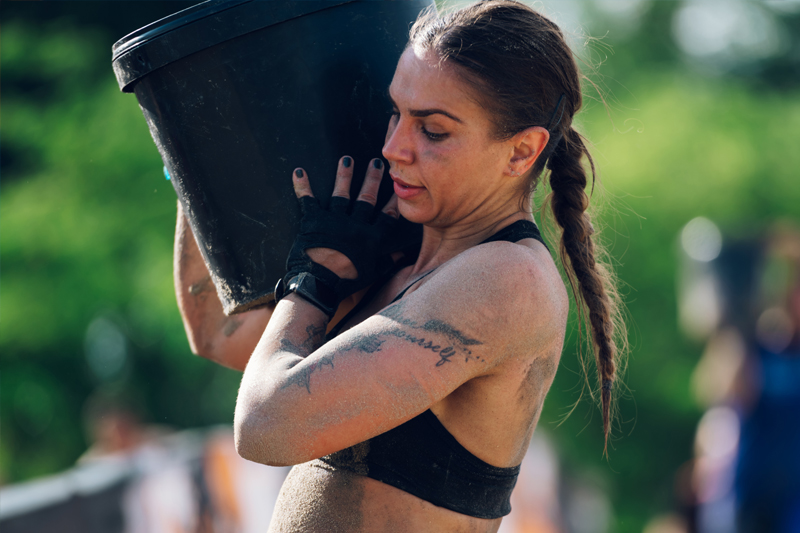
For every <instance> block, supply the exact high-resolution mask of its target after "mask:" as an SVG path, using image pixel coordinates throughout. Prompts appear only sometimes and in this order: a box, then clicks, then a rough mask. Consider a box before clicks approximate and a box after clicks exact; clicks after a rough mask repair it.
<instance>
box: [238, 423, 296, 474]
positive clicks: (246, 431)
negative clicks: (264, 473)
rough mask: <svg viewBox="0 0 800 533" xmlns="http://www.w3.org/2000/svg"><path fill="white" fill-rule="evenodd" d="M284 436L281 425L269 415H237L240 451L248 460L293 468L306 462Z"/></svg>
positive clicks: (240, 454)
mask: <svg viewBox="0 0 800 533" xmlns="http://www.w3.org/2000/svg"><path fill="white" fill-rule="evenodd" d="M284 433H285V432H282V431H281V428H280V424H275V423H272V420H271V419H270V417H268V416H264V415H260V414H255V413H239V412H237V413H236V416H235V418H234V423H233V434H234V439H235V443H236V452H237V453H238V454H239V456H241V457H242V458H243V459H247V460H248V461H253V462H255V463H261V464H265V465H268V466H291V465H295V464H298V463H302V462H304V460H302V459H301V458H299V457H298V455H297V453H296V452H297V448H296V447H294V446H292V445H291V443H290V441H289V438H288V437H287V436H286V435H285V434H284Z"/></svg>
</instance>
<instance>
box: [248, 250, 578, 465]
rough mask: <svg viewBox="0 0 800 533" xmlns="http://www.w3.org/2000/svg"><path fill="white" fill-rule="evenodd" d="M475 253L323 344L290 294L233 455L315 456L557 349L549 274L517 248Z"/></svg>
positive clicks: (319, 319) (313, 317)
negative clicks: (518, 358)
mask: <svg viewBox="0 0 800 533" xmlns="http://www.w3.org/2000/svg"><path fill="white" fill-rule="evenodd" d="M481 248H484V249H481V250H478V249H475V250H470V251H468V252H466V253H464V254H463V255H462V256H461V257H459V258H458V259H457V260H454V261H452V262H451V263H450V264H449V265H447V266H443V267H440V269H439V271H438V272H437V274H436V275H435V276H432V277H431V278H429V280H428V281H427V282H426V283H425V284H424V285H422V286H421V287H420V288H419V289H417V290H416V291H415V292H413V293H412V294H409V295H407V296H406V297H405V298H403V300H401V301H400V302H397V303H396V304H393V305H391V306H389V307H387V308H386V309H384V310H383V311H382V312H380V313H379V314H377V315H375V316H373V317H371V318H369V319H367V320H366V321H364V322H362V323H361V324H359V325H357V326H355V327H353V328H351V329H349V330H347V331H346V332H344V333H342V334H341V335H339V336H338V337H336V338H335V339H333V340H331V341H329V342H327V343H324V344H323V338H324V335H323V333H324V331H325V326H326V322H327V317H326V316H325V315H324V314H323V313H322V312H321V311H319V310H318V309H317V308H316V307H314V306H313V305H311V304H309V303H307V302H306V301H305V300H303V299H301V298H300V297H298V296H297V295H295V294H290V295H289V296H288V297H287V298H285V299H283V300H281V302H280V303H279V304H278V306H277V308H276V310H275V313H274V315H273V318H272V320H271V321H270V324H269V325H268V327H267V330H266V332H265V333H264V337H263V338H262V339H261V341H260V342H259V345H258V347H257V348H256V350H255V353H254V354H253V357H252V358H251V359H250V362H249V363H248V365H247V369H246V370H245V373H244V376H243V378H242V383H241V386H240V388H239V397H238V399H237V404H236V415H235V420H234V429H235V435H236V444H237V450H238V451H239V454H240V455H242V457H244V458H246V459H249V460H252V461H256V462H260V463H265V464H272V465H285V464H298V463H301V462H305V461H308V460H310V459H314V458H317V457H321V456H324V455H326V454H329V453H332V452H335V451H338V450H341V449H344V448H346V447H348V446H352V445H354V444H357V443H359V442H363V441H364V440H366V439H368V438H371V437H373V436H375V435H378V434H380V433H383V432H385V431H387V430H388V429H391V428H393V427H396V426H397V425H399V424H401V423H403V422H405V421H406V420H408V419H410V418H412V417H414V416H416V415H418V414H419V413H421V412H423V411H425V410H426V409H428V408H430V407H431V406H433V405H434V404H437V403H438V402H439V401H441V400H443V399H444V398H445V397H446V396H448V395H449V394H450V393H452V392H453V391H454V390H455V389H457V388H458V387H460V386H461V385H462V384H464V383H466V382H467V381H469V380H471V379H473V378H476V377H478V376H488V375H490V374H491V373H492V372H494V369H495V368H496V366H497V365H498V364H499V363H500V362H502V361H503V360H505V358H506V357H508V356H509V355H510V354H522V355H524V356H525V357H528V356H529V355H532V354H534V352H536V350H538V349H543V348H535V347H536V346H539V347H547V346H550V345H553V346H555V345H556V344H557V345H558V346H557V347H556V348H557V349H558V351H559V352H560V345H561V344H560V339H561V338H562V337H560V335H563V325H562V324H560V322H562V321H564V320H563V319H564V317H562V316H560V315H562V314H564V313H556V314H555V315H557V316H555V315H554V313H553V309H554V308H556V307H557V306H556V305H554V303H553V302H560V303H561V304H563V303H564V302H563V301H562V300H564V298H563V296H564V295H562V294H560V293H558V294H556V293H557V292H558V291H557V290H556V289H554V288H553V287H554V284H553V277H554V276H553V275H552V273H551V274H550V275H547V274H543V273H542V271H543V269H541V268H539V267H538V266H537V262H536V261H535V260H532V259H531V255H532V254H531V253H530V252H529V251H526V250H524V249H523V248H522V247H520V246H516V245H511V244H509V243H493V244H492V245H487V246H486V247H481ZM476 265H480V268H476ZM489 272H490V273H492V274H491V275H490V276H487V273H489ZM556 279H557V278H556ZM465 288H468V289H465ZM560 290H561V291H562V292H563V287H561V288H560ZM562 307H563V305H562ZM557 322H558V323H559V325H556V323H557ZM554 339H557V340H558V342H555V340H554ZM532 351H533V352H532Z"/></svg>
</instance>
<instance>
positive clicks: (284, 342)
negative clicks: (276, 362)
mask: <svg viewBox="0 0 800 533" xmlns="http://www.w3.org/2000/svg"><path fill="white" fill-rule="evenodd" d="M306 334H307V337H306V338H305V340H304V341H303V342H301V343H300V344H295V343H293V342H292V341H290V340H289V339H281V350H283V351H284V352H289V353H291V354H294V355H297V356H300V357H307V356H308V355H309V354H310V353H311V352H313V351H314V350H316V349H317V348H319V347H320V346H322V342H323V341H324V340H325V327H324V326H315V325H314V324H311V325H309V326H308V327H307V328H306Z"/></svg>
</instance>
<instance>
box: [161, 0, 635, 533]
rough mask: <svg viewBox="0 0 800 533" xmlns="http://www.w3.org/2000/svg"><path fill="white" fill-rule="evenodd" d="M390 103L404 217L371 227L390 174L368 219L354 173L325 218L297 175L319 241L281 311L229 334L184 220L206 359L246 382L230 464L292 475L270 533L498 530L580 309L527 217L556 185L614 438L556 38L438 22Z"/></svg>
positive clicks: (343, 165)
mask: <svg viewBox="0 0 800 533" xmlns="http://www.w3.org/2000/svg"><path fill="white" fill-rule="evenodd" d="M389 94H390V97H391V101H392V104H393V106H394V114H393V116H392V118H391V120H390V122H389V127H388V132H387V135H386V142H385V145H384V148H383V157H384V158H385V160H386V161H387V162H388V174H389V176H390V177H391V179H392V180H393V182H394V190H395V193H396V194H395V196H394V197H393V198H392V200H391V201H390V202H389V203H388V205H386V207H384V208H383V210H382V212H381V213H378V214H372V213H371V211H372V208H373V206H374V204H375V198H376V193H377V190H378V186H379V183H380V180H381V179H382V178H383V176H384V174H385V171H386V168H385V167H386V165H385V164H384V163H383V162H382V161H381V160H380V159H375V160H373V161H371V162H369V170H368V171H367V173H366V179H365V182H364V185H363V187H362V189H361V192H360V195H359V197H358V198H357V199H356V200H357V201H355V202H354V203H351V202H350V200H349V199H348V198H347V196H348V191H349V189H350V187H349V185H350V180H351V178H352V175H353V168H354V166H355V162H354V161H352V159H351V158H349V157H343V158H342V159H341V160H340V162H339V167H338V170H337V175H336V185H335V188H334V192H333V198H332V200H331V211H323V210H322V209H321V208H320V207H319V204H318V203H317V201H316V199H315V198H314V197H313V194H314V191H312V190H311V188H310V186H309V181H308V176H307V175H306V174H305V172H304V171H303V170H302V169H298V170H297V171H295V173H294V175H293V176H292V179H293V180H294V187H295V191H296V193H297V196H298V198H299V199H300V202H301V207H303V210H304V219H303V228H304V229H303V232H301V235H300V236H299V237H298V240H297V241H296V243H295V246H294V248H293V250H292V254H291V256H290V259H289V266H290V269H289V272H288V273H287V276H286V277H285V278H284V280H283V281H284V283H283V284H282V286H281V288H280V289H279V290H278V291H277V297H278V298H279V301H278V303H277V305H276V306H274V308H270V309H264V310H260V311H256V312H254V313H250V314H246V315H245V316H244V317H240V318H236V317H231V318H224V317H223V315H222V314H221V311H220V309H219V308H217V307H216V306H217V305H218V304H217V303H216V302H214V301H213V293H212V292H210V291H209V290H208V289H209V286H210V284H209V283H208V282H207V281H206V282H204V281H203V279H207V278H206V277H205V276H207V272H204V271H203V270H202V264H201V265H199V266H197V251H196V246H195V245H194V244H193V243H192V242H191V241H192V239H191V238H190V237H188V236H187V232H186V230H185V222H184V221H183V219H182V217H179V228H178V237H177V243H176V244H177V246H176V273H177V277H176V280H177V281H176V287H177V290H178V294H179V301H180V302H181V309H182V312H183V315H184V318H185V322H186V324H187V332H188V333H189V337H190V340H191V342H192V346H193V349H195V351H198V352H200V353H201V354H203V355H206V356H207V357H210V358H213V359H215V360H217V361H219V362H222V363H223V364H227V365H229V366H233V367H238V368H242V367H244V366H245V365H246V367H245V368H244V375H243V378H242V383H241V387H240V390H239V397H238V400H237V405H236V415H235V434H236V445H237V449H238V451H239V453H240V454H241V455H242V456H243V457H245V458H246V459H250V460H252V461H256V462H260V463H264V464H269V465H296V466H295V467H294V468H293V469H292V471H291V473H290V474H289V477H288V478H287V480H286V482H285V484H284V487H283V490H282V492H281V496H280V498H279V501H278V504H277V507H276V512H275V515H274V516H273V520H272V525H271V531H319V532H331V531H348V532H350V531H392V532H400V531H409V532H419V531H481V532H482V531H496V530H497V528H498V527H499V524H500V520H501V519H502V516H504V515H505V514H507V513H508V512H509V511H510V506H509V503H508V502H509V496H510V494H511V490H512V489H513V486H514V482H515V481H516V476H517V473H518V471H519V464H520V463H521V461H522V458H523V456H524V454H525V450H526V448H527V445H528V442H529V440H530V438H531V435H532V433H533V430H534V428H535V426H536V423H537V421H538V418H539V413H540V411H541V408H542V404H543V402H544V399H545V395H546V394H547V391H548V389H549V387H550V385H551V383H552V381H553V377H554V375H555V372H556V368H557V366H558V362H559V358H560V355H561V350H562V347H563V343H564V335H565V328H566V322H567V315H568V308H569V303H568V296H567V291H566V289H565V286H564V283H563V282H562V279H561V277H560V275H559V272H558V269H557V268H556V265H555V263H554V261H553V258H552V256H551V253H550V251H549V250H548V248H547V247H546V246H545V244H544V242H543V241H542V239H541V237H540V235H539V232H538V230H537V228H536V225H535V224H534V222H533V216H532V214H531V197H532V193H533V190H534V189H535V187H536V186H537V184H538V182H539V181H540V177H541V176H542V175H545V176H547V177H549V181H550V186H551V188H552V195H551V196H550V201H551V209H552V212H553V215H554V217H555V220H556V221H557V223H558V225H559V226H560V227H561V229H562V230H563V235H562V240H561V243H560V256H561V260H562V261H563V263H564V264H565V265H566V267H567V268H566V269H567V272H568V275H569V279H570V281H571V283H572V286H573V288H574V289H575V300H576V301H577V303H578V306H579V308H580V309H582V310H585V315H586V317H587V319H588V320H587V323H588V324H589V326H590V329H591V339H592V341H593V346H594V352H595V356H596V362H597V368H598V375H599V389H600V397H601V401H602V410H603V418H604V430H605V434H606V439H607V438H608V431H609V423H610V422H609V413H610V409H611V393H612V388H613V385H614V381H615V372H616V370H615V369H616V366H615V358H616V357H617V355H618V349H617V347H616V344H615V341H614V338H615V336H616V335H617V334H618V333H619V330H618V329H615V316H616V305H615V297H614V292H613V290H612V289H613V288H612V285H611V283H610V279H609V275H608V273H607V272H606V271H605V270H604V269H603V268H602V266H601V265H599V264H598V263H597V262H596V260H595V246H594V244H593V241H592V234H593V232H594V229H593V226H592V224H591V223H590V220H589V217H588V215H587V213H586V208H587V207H588V204H589V199H588V197H587V195H586V192H585V188H586V186H587V176H586V173H585V170H584V167H583V165H582V158H583V157H584V156H586V157H587V158H588V156H589V154H588V151H587V149H586V146H585V145H584V143H583V140H582V137H581V136H580V135H579V134H578V133H577V132H576V131H575V130H574V129H573V128H572V122H573V117H574V116H575V113H576V112H577V111H578V110H579V108H580V107H581V87H580V76H579V73H578V69H577V67H576V64H575V61H574V59H573V56H572V54H571V52H570V50H569V48H568V46H567V45H566V44H565V42H564V37H563V35H562V33H561V31H560V30H559V29H558V28H557V27H556V26H555V25H554V24H553V23H552V22H550V21H549V20H548V19H546V18H545V17H543V16H542V15H540V14H538V13H536V12H535V11H533V10H531V9H530V8H528V7H526V6H524V5H523V4H520V3H517V2H513V1H510V0H491V1H485V2H480V3H478V4H475V5H473V6H470V7H467V8H465V9H462V10H460V11H456V12H453V13H451V14H448V15H445V16H443V17H441V18H439V17H438V16H436V15H434V14H427V15H424V16H422V17H421V18H420V19H419V20H418V21H417V22H416V24H415V25H414V26H413V28H412V30H411V35H410V42H409V45H408V47H407V49H406V50H405V52H404V53H403V55H402V57H401V58H400V61H399V63H398V65H397V70H396V72H395V76H394V79H393V81H392V83H391V86H390V88H389ZM309 157H313V152H310V155H309ZM588 160H589V161H590V162H591V159H588ZM362 164H363V162H362ZM548 170H549V171H548ZM399 215H402V216H403V217H405V218H406V219H408V220H410V221H412V222H415V223H419V224H421V225H422V226H423V228H424V230H423V239H422V244H421V248H420V250H419V254H418V255H417V256H416V257H412V258H410V260H407V259H408V258H397V257H394V258H393V259H394V260H395V261H398V262H397V263H396V265H395V266H394V267H392V266H391V262H389V261H388V259H387V257H385V256H380V253H381V247H380V246H379V245H378V243H380V240H381V236H382V235H384V234H385V232H386V231H388V229H389V228H390V227H391V219H392V218H397V217H398V216H399ZM372 219H375V222H372ZM371 222H372V223H371ZM326 228H334V229H333V231H330V232H328V233H330V234H326V233H325V229H326ZM342 235H344V237H342ZM337 236H339V237H337ZM337 238H339V240H337ZM354 239H358V242H356V243H355V244H354V243H353V240H354ZM367 243H373V244H367ZM365 249H366V250H367V251H369V252H373V251H374V252H375V254H374V255H370V256H366V255H364V254H365ZM193 254H195V255H194V257H195V259H194V260H192V257H193ZM404 259H405V260H404ZM192 265H194V266H192ZM370 284H371V288H369V289H366V294H364V292H365V288H366V287H367V286H369V285H370ZM356 301H358V304H357V305H355V303H356ZM354 305H355V307H354ZM348 311H349V312H348ZM345 314H346V316H343V315H345ZM267 321H268V323H267ZM265 325H266V329H264V327H265ZM255 339H258V340H257V345H256V346H255V350H254V351H252V355H251V349H252V346H253V344H254V343H255Z"/></svg>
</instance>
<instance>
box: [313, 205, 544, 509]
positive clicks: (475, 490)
mask: <svg viewBox="0 0 800 533" xmlns="http://www.w3.org/2000/svg"><path fill="white" fill-rule="evenodd" d="M525 238H533V239H536V240H538V241H540V242H541V243H542V244H544V241H543V240H542V236H541V234H540V233H539V229H538V228H537V227H536V224H534V223H533V222H530V221H527V220H519V221H517V222H514V223H512V224H511V225H509V226H506V227H505V228H503V229H501V230H500V231H498V232H497V233H495V234H494V235H492V236H491V237H489V238H488V239H486V240H485V241H483V243H481V244H484V243H488V242H496V241H509V242H517V241H520V240H522V239H525ZM545 246H546V245H545ZM417 281H419V280H416V281H415V282H414V283H416V282H417ZM412 285H413V284H412ZM409 287H410V286H409ZM407 290H408V287H406V288H405V289H404V290H403V291H402V292H401V293H400V294H398V295H397V297H396V298H395V299H394V301H393V302H392V303H394V302H396V301H397V300H399V299H400V298H402V297H403V296H404V295H405V293H406V291H407ZM373 295H374V294H373ZM367 297H369V298H371V295H370V294H369V293H368V294H367V295H365V298H364V299H362V302H363V301H364V300H365V299H367ZM358 307H360V306H358ZM356 312H358V309H354V310H353V311H352V313H353V314H355V313H356ZM349 318H350V315H348V316H347V317H345V319H344V320H342V321H341V322H340V323H344V322H346V321H347V320H348V319H349ZM331 333H333V334H334V335H335V334H336V333H338V329H337V330H335V332H334V331H332V332H331ZM329 337H330V335H329ZM320 461H322V462H323V463H325V464H327V465H329V466H330V467H333V468H341V469H344V470H348V471H351V472H355V473H357V474H361V475H364V476H367V477H370V478H372V479H376V480H378V481H381V482H383V483H386V484H387V485H391V486H393V487H397V488H398V489H400V490H403V491H405V492H408V493H409V494H413V495H414V496H416V497H418V498H421V499H423V500H426V501H428V502H430V503H432V504H434V505H437V506H439V507H444V508H446V509H450V510H451V511H456V512H458V513H462V514H465V515H469V516H474V517H477V518H500V517H502V516H505V515H507V514H508V513H510V512H511V503H510V498H511V491H512V490H513V489H514V485H515V484H516V482H517V476H518V475H519V466H515V467H510V468H501V467H497V466H493V465H490V464H489V463H487V462H485V461H483V460H481V459H479V458H477V457H475V456H474V455H473V454H472V453H470V452H469V451H468V450H467V449H466V448H464V447H463V446H462V445H461V444H460V443H459V442H458V441H457V440H456V438H455V437H453V435H451V434H450V432H448V431H447V428H445V427H444V426H443V425H442V423H441V422H439V419H438V418H436V415H435V414H433V412H432V411H431V410H430V409H428V410H427V411H425V412H423V413H422V414H420V415H417V416H416V417H414V418H412V419H411V420H409V421H407V422H405V423H403V424H400V425H399V426H397V427H395V428H393V429H390V430H389V431H387V432H386V433H383V434H381V435H378V436H376V437H373V438H371V439H369V440H367V441H364V442H362V443H361V444H357V445H355V446H351V447H350V448H346V449H344V450H342V451H339V452H336V453H333V454H331V455H328V456H325V457H322V458H321V459H320Z"/></svg>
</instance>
